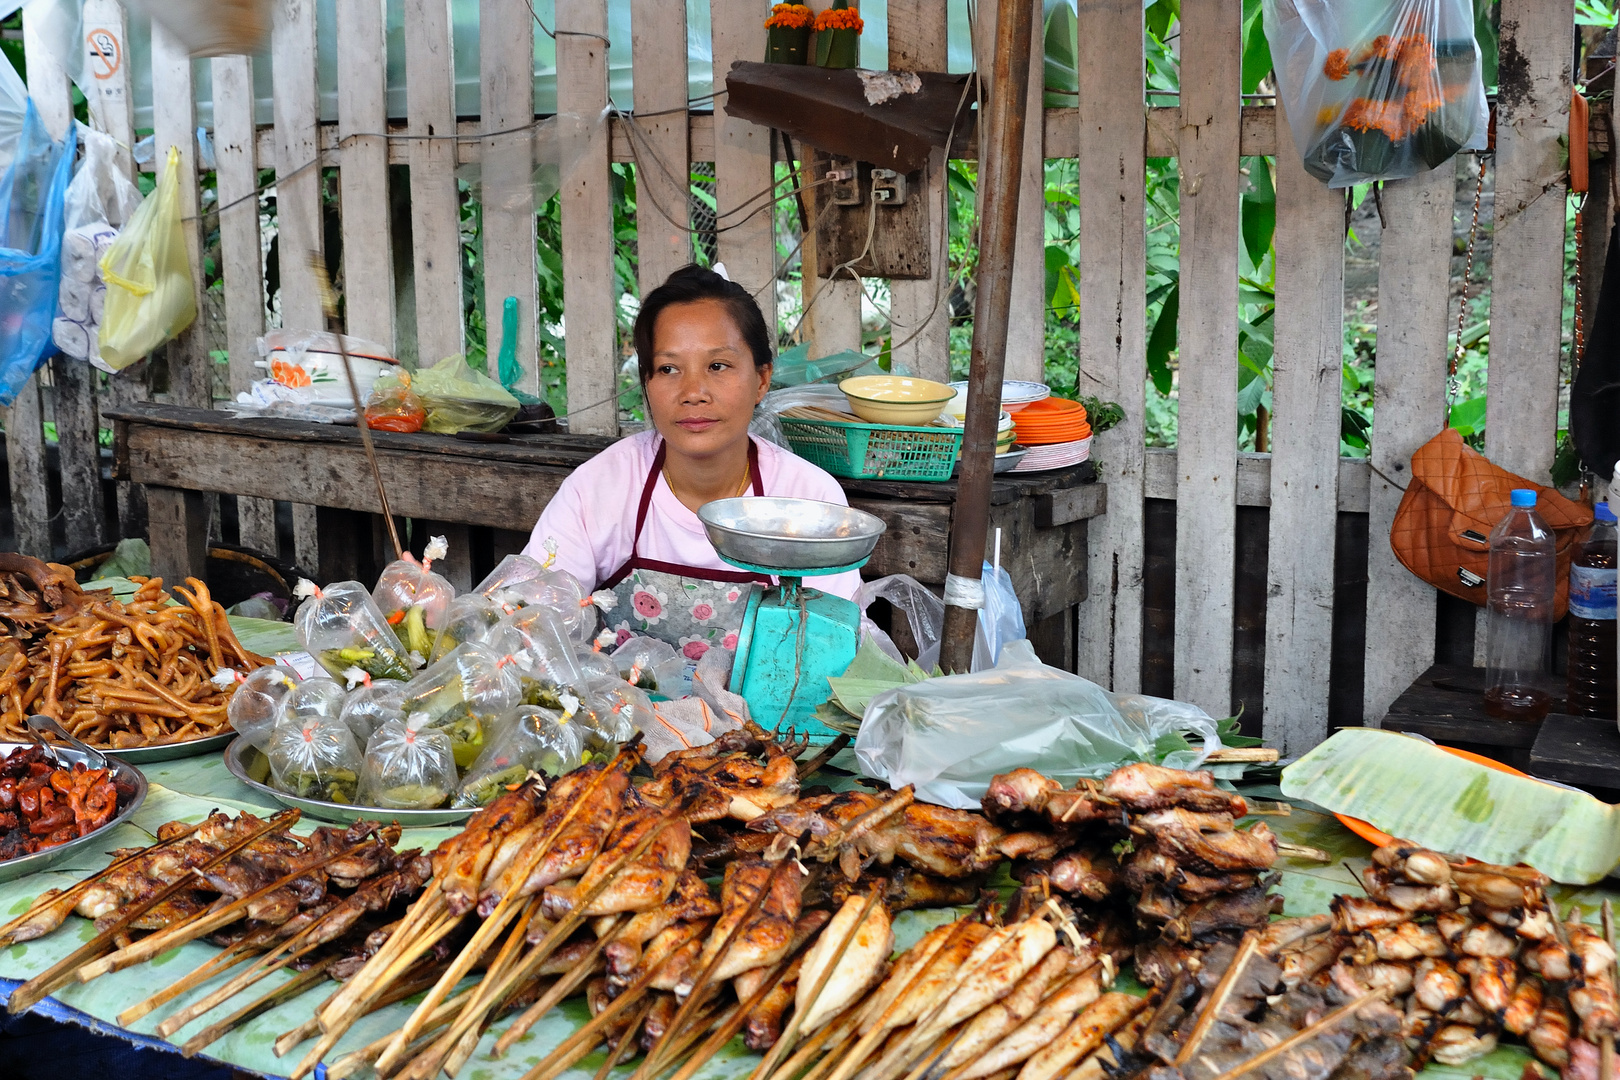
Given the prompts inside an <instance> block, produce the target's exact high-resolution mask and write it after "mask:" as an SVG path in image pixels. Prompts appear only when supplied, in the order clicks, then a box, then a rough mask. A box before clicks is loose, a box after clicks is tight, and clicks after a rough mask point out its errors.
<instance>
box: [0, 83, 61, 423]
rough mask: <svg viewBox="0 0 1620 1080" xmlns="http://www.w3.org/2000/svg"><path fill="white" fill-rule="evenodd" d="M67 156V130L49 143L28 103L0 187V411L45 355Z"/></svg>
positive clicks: (58, 277)
mask: <svg viewBox="0 0 1620 1080" xmlns="http://www.w3.org/2000/svg"><path fill="white" fill-rule="evenodd" d="M73 151H74V133H73V129H72V127H71V126H70V127H69V128H68V133H67V138H66V139H64V140H63V141H62V142H55V141H54V140H52V139H51V136H50V133H49V132H47V131H46V130H45V123H44V121H42V120H41V119H40V118H39V113H38V112H37V111H36V110H35V109H34V103H33V102H32V101H30V102H29V103H28V111H27V113H26V114H25V115H24V117H23V128H22V134H21V135H20V136H19V137H18V140H17V156H16V158H15V159H13V161H12V163H11V166H10V167H9V168H8V169H7V170H6V173H5V177H4V178H3V179H0V229H3V230H4V233H3V234H0V405H11V404H12V403H14V402H15V401H16V400H17V394H18V393H19V392H21V390H22V388H23V387H24V386H25V385H26V384H27V382H28V379H29V376H31V375H33V373H34V370H35V369H36V368H38V367H39V365H40V364H41V363H42V362H43V361H44V359H45V357H46V356H47V355H48V354H49V353H50V351H51V320H52V319H53V318H54V317H55V315H56V297H57V291H58V289H59V287H60V284H61V276H62V201H63V197H64V196H65V195H66V193H67V186H68V181H69V180H70V179H72V177H73Z"/></svg>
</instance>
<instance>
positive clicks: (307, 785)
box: [266, 680, 362, 804]
mask: <svg viewBox="0 0 1620 1080" xmlns="http://www.w3.org/2000/svg"><path fill="white" fill-rule="evenodd" d="M311 681H314V680H311ZM304 685H306V686H307V685H309V684H308V683H305V684H304ZM266 756H267V757H269V759H270V782H271V783H272V784H274V785H275V786H276V787H277V788H279V789H280V790H282V791H285V792H286V793H287V794H289V795H296V796H298V797H299V798H301V799H315V800H318V801H320V802H330V803H345V804H353V802H354V800H355V795H356V794H357V789H358V787H359V784H360V768H361V764H362V762H361V756H360V747H359V746H358V745H357V744H356V743H355V741H354V734H353V732H351V731H350V730H349V727H348V725H347V724H345V723H344V722H343V721H342V720H339V719H338V718H337V717H335V716H332V717H325V716H311V717H308V718H306V719H304V720H303V721H302V722H299V721H295V720H294V719H293V718H292V717H291V716H285V715H284V716H283V717H282V718H281V720H280V721H279V722H277V724H276V729H275V731H274V732H272V733H271V736H270V749H269V750H268V751H267V752H266Z"/></svg>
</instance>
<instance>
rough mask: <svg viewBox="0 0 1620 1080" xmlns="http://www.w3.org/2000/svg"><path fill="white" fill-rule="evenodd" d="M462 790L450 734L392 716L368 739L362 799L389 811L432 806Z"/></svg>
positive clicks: (442, 802) (362, 776)
mask: <svg viewBox="0 0 1620 1080" xmlns="http://www.w3.org/2000/svg"><path fill="white" fill-rule="evenodd" d="M455 790H456V761H455V752H454V751H453V750H452V749H451V747H450V736H449V735H447V734H445V733H444V732H443V731H440V730H438V729H436V728H411V727H407V726H406V725H405V723H404V722H403V721H400V720H390V721H388V722H387V723H385V724H384V725H383V726H382V727H380V728H378V729H377V731H376V733H375V734H373V735H372V736H371V738H370V739H369V740H367V742H366V760H365V768H364V769H363V771H362V773H361V782H360V793H361V801H362V803H364V804H365V805H366V806H380V807H382V808H383V809H385V810H431V809H433V808H434V807H436V806H443V805H444V802H445V800H446V799H448V798H449V797H450V794H451V792H453V791H455Z"/></svg>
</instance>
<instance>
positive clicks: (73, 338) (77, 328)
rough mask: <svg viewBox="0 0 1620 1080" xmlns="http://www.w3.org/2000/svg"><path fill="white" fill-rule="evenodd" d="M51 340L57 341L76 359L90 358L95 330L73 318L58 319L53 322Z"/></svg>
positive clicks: (58, 345) (61, 347) (62, 348)
mask: <svg viewBox="0 0 1620 1080" xmlns="http://www.w3.org/2000/svg"><path fill="white" fill-rule="evenodd" d="M51 340H52V341H54V342H56V347H57V348H58V349H61V350H62V352H63V353H65V354H66V355H68V356H71V357H73V358H74V359H75V360H88V359H90V346H91V343H92V342H93V341H94V340H95V332H94V331H93V330H90V329H88V328H87V327H85V325H84V324H83V323H77V322H74V321H73V320H72V319H57V320H56V321H54V322H52V323H51Z"/></svg>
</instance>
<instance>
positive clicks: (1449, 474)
mask: <svg viewBox="0 0 1620 1080" xmlns="http://www.w3.org/2000/svg"><path fill="white" fill-rule="evenodd" d="M1514 488H1534V489H1535V491H1536V513H1537V514H1540V515H1541V519H1542V520H1543V521H1545V522H1546V523H1547V525H1548V527H1549V528H1551V529H1552V531H1553V537H1554V546H1555V548H1556V550H1557V552H1558V594H1557V599H1556V601H1555V603H1554V610H1553V618H1555V619H1562V618H1563V617H1564V610H1565V608H1566V607H1567V606H1568V603H1569V560H1570V557H1571V555H1572V554H1573V548H1574V544H1575V541H1576V540H1577V539H1579V537H1580V535H1581V533H1582V532H1583V531H1584V530H1585V529H1586V527H1587V526H1588V525H1590V524H1592V509H1591V507H1589V506H1587V505H1585V504H1584V503H1578V502H1574V501H1572V500H1570V499H1566V498H1564V497H1563V496H1562V495H1560V494H1558V492H1557V491H1555V490H1553V489H1552V488H1549V487H1542V486H1541V485H1540V484H1533V483H1531V482H1530V481H1528V480H1526V479H1524V478H1523V477H1522V476H1515V475H1513V474H1512V473H1510V472H1508V471H1507V470H1506V469H1503V468H1500V467H1498V466H1496V465H1493V464H1491V463H1490V461H1488V460H1487V459H1486V457H1485V455H1484V454H1481V453H1480V452H1479V451H1477V450H1475V449H1473V448H1472V447H1470V446H1469V445H1468V444H1467V443H1465V442H1463V440H1462V436H1461V435H1459V434H1457V431H1456V429H1454V428H1447V429H1446V430H1444V431H1442V432H1441V433H1440V434H1438V435H1436V436H1435V437H1434V438H1432V439H1430V440H1429V441H1428V442H1426V443H1424V444H1423V445H1422V446H1421V447H1419V448H1418V452H1417V453H1415V454H1413V455H1412V481H1411V483H1409V484H1408V485H1407V487H1406V495H1405V496H1404V497H1403V498H1402V499H1401V505H1400V508H1399V509H1398V510H1396V511H1395V523H1394V524H1393V525H1392V526H1391V527H1390V530H1389V546H1390V547H1391V548H1393V549H1394V551H1395V557H1396V558H1397V559H1399V560H1401V565H1402V566H1404V567H1406V568H1407V569H1408V570H1410V571H1412V573H1414V574H1416V575H1417V576H1418V577H1420V578H1422V579H1423V580H1424V581H1427V582H1428V583H1429V584H1430V585H1433V586H1434V587H1435V588H1437V589H1439V590H1441V591H1442V592H1448V593H1450V594H1451V595H1452V596H1457V597H1461V598H1462V599H1464V600H1467V601H1470V602H1471V603H1475V604H1479V605H1481V606H1483V605H1484V603H1485V569H1486V565H1487V563H1488V562H1489V556H1490V536H1491V530H1492V529H1493V528H1495V527H1496V523H1497V522H1499V521H1501V520H1502V519H1503V518H1504V517H1506V516H1507V513H1508V510H1509V509H1511V506H1512V500H1511V493H1512V491H1513V489H1514Z"/></svg>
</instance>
